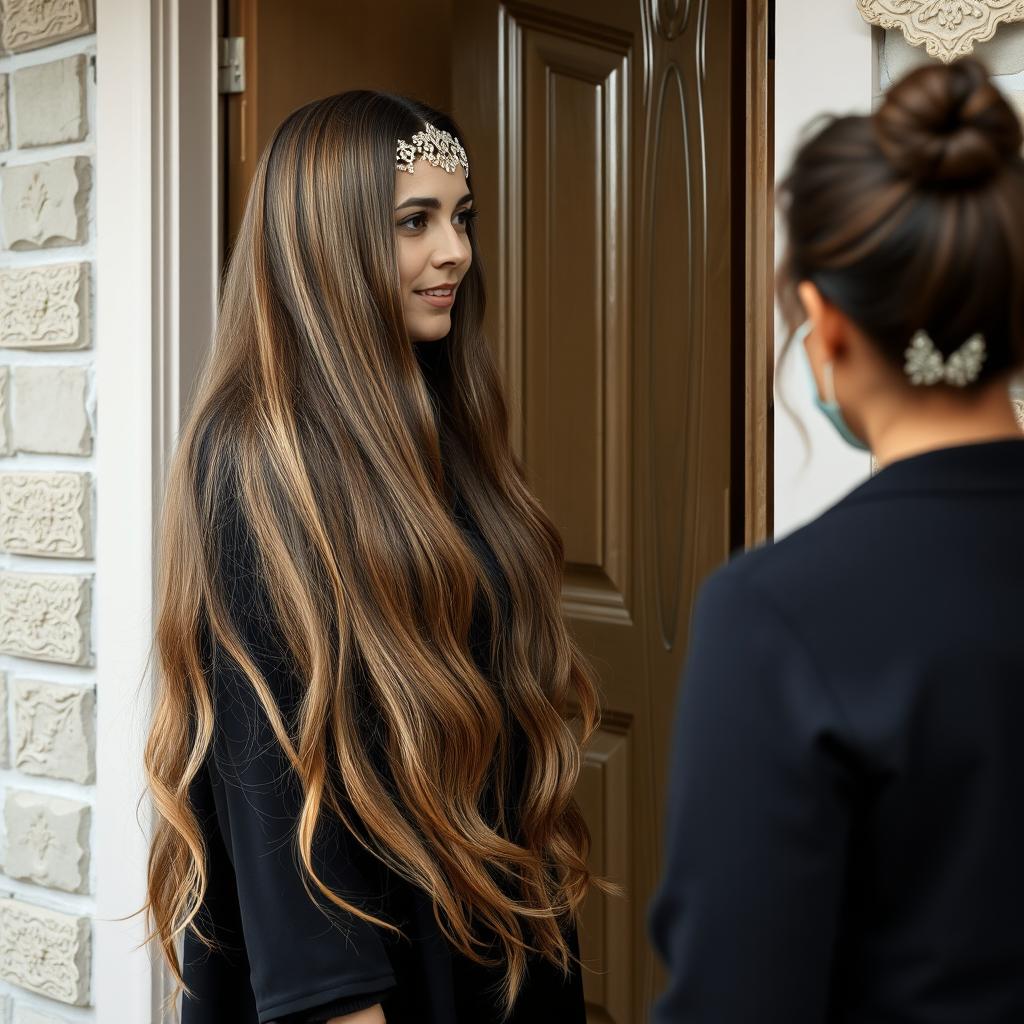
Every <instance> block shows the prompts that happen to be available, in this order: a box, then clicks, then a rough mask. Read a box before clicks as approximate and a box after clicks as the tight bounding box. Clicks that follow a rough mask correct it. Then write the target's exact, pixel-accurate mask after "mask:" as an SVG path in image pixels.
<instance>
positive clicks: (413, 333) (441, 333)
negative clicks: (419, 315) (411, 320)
mask: <svg viewBox="0 0 1024 1024" xmlns="http://www.w3.org/2000/svg"><path fill="white" fill-rule="evenodd" d="M451 329H452V318H451V316H450V315H449V314H447V313H446V314H445V315H444V316H437V317H431V318H430V320H428V321H427V322H426V323H424V322H423V321H422V320H421V321H419V322H418V323H415V324H412V325H410V327H409V337H410V338H412V340H413V341H414V342H415V341H440V340H441V339H442V338H445V337H447V336H448V332H449V331H450V330H451Z"/></svg>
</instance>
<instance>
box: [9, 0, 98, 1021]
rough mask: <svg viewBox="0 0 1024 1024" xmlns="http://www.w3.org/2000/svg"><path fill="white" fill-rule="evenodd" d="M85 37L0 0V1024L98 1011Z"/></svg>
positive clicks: (80, 1) (89, 44) (91, 45)
mask: <svg viewBox="0 0 1024 1024" xmlns="http://www.w3.org/2000/svg"><path fill="white" fill-rule="evenodd" d="M95 44H96V37H95V7H94V2H93V0H0V1024H68V1022H70V1021H75V1022H82V1021H96V1020H98V1019H99V1015H98V1014H97V1010H96V1008H95V1007H93V1006H92V1005H91V995H90V993H91V991H92V988H93V986H92V983H91V972H92V951H91V947H92V932H93V917H94V914H95V902H94V894H95V884H94V878H93V874H94V873H93V867H92V860H93V858H92V843H93V825H94V823H93V808H94V805H95V785H96V767H95V765H96V731H95V710H96V699H97V692H98V686H97V666H98V659H97V657H96V653H95V651H94V650H93V645H92V629H93V627H92V590H93V584H94V578H93V577H94V563H93V555H94V547H93V524H94V508H95V502H96V500H97V495H96V487H95V474H94V458H93V444H94V438H95V424H96V408H95V399H94V397H93V396H94V385H93V376H94V364H95V358H94V352H95V348H94V345H95V337H94V331H93V312H92V310H93V302H92V296H93V290H94V288H95V246H96V241H95V232H94V227H93V225H94V220H95V218H94V210H95V196H94V195H93V168H94V162H95V158H96V138H95V133H94V124H95V117H94V114H93V111H94V109H95V89H96V67H95V53H96V45H95ZM70 1007H74V1008H75V1009H73V1010H72V1009H69V1008H70Z"/></svg>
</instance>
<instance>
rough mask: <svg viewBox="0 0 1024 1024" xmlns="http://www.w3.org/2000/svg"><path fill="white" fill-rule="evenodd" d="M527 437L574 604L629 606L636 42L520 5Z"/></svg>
mask: <svg viewBox="0 0 1024 1024" xmlns="http://www.w3.org/2000/svg"><path fill="white" fill-rule="evenodd" d="M510 29H511V31H510V36H511V39H510V55H511V57H512V60H514V61H517V62H518V64H517V67H518V74H515V75H513V79H512V81H513V88H514V89H515V90H516V94H515V95H514V96H513V97H510V107H511V108H512V109H513V110H515V111H518V115H519V119H520V120H519V124H518V126H517V131H516V134H517V136H518V138H519V142H520V145H519V147H518V148H517V149H516V150H514V151H513V153H512V159H513V160H514V161H517V162H518V163H519V165H520V166H519V171H518V173H517V174H515V175H513V176H512V180H517V181H519V182H521V194H520V196H519V197H518V208H519V210H520V211H521V219H520V220H519V221H513V222H512V223H511V230H512V231H513V232H519V233H521V241H520V242H519V243H518V244H516V243H515V242H513V245H512V251H513V252H518V253H519V254H521V259H522V271H521V274H522V282H523V287H522V290H521V292H520V295H519V305H520V309H519V315H518V317H517V320H518V322H519V323H521V324H522V332H521V333H520V334H518V335H515V334H513V335H511V336H510V338H509V341H510V352H509V358H510V360H511V361H513V362H517V363H518V364H519V365H518V371H519V372H518V374H517V376H518V378H519V380H520V381H521V401H522V408H521V410H520V415H521V417H522V422H523V423H525V424H527V425H528V426H527V427H526V429H525V430H524V432H523V437H522V444H523V455H524V459H525V463H526V465H527V467H528V470H529V475H530V481H531V483H532V485H533V487H534V488H535V489H536V491H537V492H538V494H539V495H540V498H541V500H542V501H543V503H544V505H545V508H546V509H547V511H548V513H549V514H550V515H551V516H552V518H553V519H554V521H555V523H556V524H557V526H558V528H559V530H560V531H561V533H562V536H563V538H564V541H565V546H566V560H567V563H568V567H567V574H566V598H567V600H568V601H569V602H570V605H571V608H572V611H573V614H574V615H578V616H582V617H588V616H594V617H599V618H608V617H611V618H616V617H619V618H623V619H628V610H627V609H628V596H627V595H628V588H629V580H628V559H627V552H628V549H629V544H628V521H629V496H630V492H629V486H630V485H629V475H628V469H627V467H628V451H629V447H628V446H629V444H630V435H631V431H630V423H629V409H630V403H629V386H630V382H629V373H628V358H627V356H628V339H627V337H626V323H627V321H626V315H627V311H626V288H627V279H626V272H627V265H628V264H627V260H628V254H627V251H626V238H625V234H626V225H627V213H626V212H627V207H628V196H627V194H626V191H625V188H626V174H625V165H626V159H627V156H628V154H626V153H624V152H623V145H624V141H625V134H626V116H627V115H626V111H627V97H626V82H627V75H628V52H627V51H626V50H624V49H623V48H619V47H614V46H609V45H608V42H607V40H606V39H604V38H587V37H586V36H585V35H578V34H573V33H572V31H570V30H567V29H566V27H565V26H564V24H561V23H555V22H552V23H545V21H544V18H543V15H542V14H541V15H539V16H535V17H533V18H532V19H528V20H524V19H519V18H516V17H514V16H513V18H512V19H511V24H510Z"/></svg>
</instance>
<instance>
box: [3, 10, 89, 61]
mask: <svg viewBox="0 0 1024 1024" xmlns="http://www.w3.org/2000/svg"><path fill="white" fill-rule="evenodd" d="M0 9H2V10H0V13H2V16H3V18H2V20H3V45H4V49H5V50H10V51H11V52H13V53H18V52H20V51H22V50H34V49H36V47H39V46H49V45H50V44H52V43H59V42H60V41H61V40H62V39H73V38H74V37H75V36H82V35H85V34H86V33H88V32H91V31H92V28H93V15H92V2H91V0H2V2H0Z"/></svg>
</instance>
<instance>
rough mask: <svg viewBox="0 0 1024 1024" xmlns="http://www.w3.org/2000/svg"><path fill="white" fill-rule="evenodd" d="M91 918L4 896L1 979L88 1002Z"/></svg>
mask: <svg viewBox="0 0 1024 1024" xmlns="http://www.w3.org/2000/svg"><path fill="white" fill-rule="evenodd" d="M89 940H90V932H89V920H88V918H85V917H73V916H72V915H71V914H61V913H59V912H58V911H56V910H49V909H48V908H46V907H39V906H36V905H35V904H32V903H24V902H22V901H21V900H14V899H0V978H3V980H4V981H9V982H11V983H12V984H14V985H20V986H21V987H22V988H27V989H29V990H30V991H32V992H38V993H40V994H41V995H44V996H49V997H50V998H51V999H59V1000H60V1001H61V1002H62V1003H70V1004H72V1005H75V1006H84V1005H85V1004H86V1003H88V1001H89V968H90V952H91V951H90V941H89Z"/></svg>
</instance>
